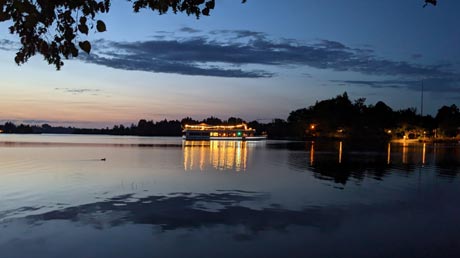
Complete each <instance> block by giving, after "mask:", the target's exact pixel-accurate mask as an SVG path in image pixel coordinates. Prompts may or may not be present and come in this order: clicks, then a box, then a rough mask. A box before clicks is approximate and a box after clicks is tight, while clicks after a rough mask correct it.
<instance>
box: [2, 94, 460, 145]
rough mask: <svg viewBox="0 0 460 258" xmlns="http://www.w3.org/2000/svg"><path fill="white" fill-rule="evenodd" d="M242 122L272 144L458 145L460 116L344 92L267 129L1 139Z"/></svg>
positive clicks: (27, 129) (141, 125) (45, 128)
mask: <svg viewBox="0 0 460 258" xmlns="http://www.w3.org/2000/svg"><path fill="white" fill-rule="evenodd" d="M242 122H246V123H247V124H248V125H249V126H250V127H252V128H254V129H256V131H257V132H258V133H259V134H267V135H268V137H269V138H271V139H298V140H308V139H317V138H321V139H352V140H355V141H360V140H363V141H368V140H374V141H377V142H383V141H388V140H390V139H406V140H409V139H414V140H415V139H419V140H437V141H443V140H458V139H459V132H460V130H459V128H460V111H459V108H458V107H457V106H456V105H451V106H443V107H441V108H440V109H439V110H438V112H437V114H436V116H435V117H432V116H431V115H424V116H421V115H420V114H418V113H417V109H416V108H407V109H401V110H393V109H392V108H391V107H389V106H388V105H386V104H385V103H384V102H382V101H379V102H377V103H376V104H375V105H372V104H369V105H366V104H365V99H364V98H360V99H356V100H354V101H351V100H350V99H349V97H348V94H347V93H346V92H345V93H343V94H342V95H338V96H336V97H334V98H331V99H327V100H322V101H317V102H316V103H315V104H314V105H312V106H310V107H306V108H301V109H297V110H294V111H292V112H291V113H290V114H289V116H288V117H287V119H273V120H272V121H271V122H269V123H260V122H258V121H249V122H247V121H244V120H243V119H241V118H237V117H230V118H228V119H227V120H222V119H220V118H217V117H213V116H211V117H209V118H206V119H204V120H194V119H193V118H190V117H186V118H183V119H182V120H180V121H179V120H167V119H164V120H161V121H156V122H155V121H153V120H150V121H148V120H145V119H141V120H139V122H138V123H137V125H135V124H131V125H130V126H125V125H116V126H114V127H112V128H104V129H82V128H75V127H53V126H50V125H49V124H43V125H41V126H39V125H24V124H20V125H15V124H14V123H12V122H7V123H5V124H4V125H0V131H1V132H3V133H18V134H30V133H36V134H38V133H67V134H109V135H139V136H180V135H181V134H182V126H183V125H185V124H199V123H206V124H210V125H218V124H227V125H234V124H240V123H242Z"/></svg>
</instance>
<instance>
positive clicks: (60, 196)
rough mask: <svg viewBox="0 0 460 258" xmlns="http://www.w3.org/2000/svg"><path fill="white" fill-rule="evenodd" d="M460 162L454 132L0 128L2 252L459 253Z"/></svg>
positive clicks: (5, 255) (5, 256) (133, 256)
mask: <svg viewBox="0 0 460 258" xmlns="http://www.w3.org/2000/svg"><path fill="white" fill-rule="evenodd" d="M104 159H105V160H104ZM459 173H460V145H459V144H421V143H413V144H403V143H401V144H396V143H393V144H388V145H382V146H373V147H368V146H358V147H356V146H353V147H352V146H350V144H347V143H342V142H329V143H321V142H289V141H266V142H265V141H264V142H218V141H211V142H200V141H197V142H188V141H187V142H183V141H182V140H181V139H180V138H155V137H123V136H80V135H5V134H0V232H1V233H0V257H1V258H16V257H21V258H23V257H47V258H48V257H66V258H71V257H79V258H83V257H85V258H90V257H94V258H96V257H98V258H99V257H115V258H117V257H130V258H137V257H139V258H141V257H459V254H460V205H459V204H460V200H459V199H460V181H459V178H458V176H459Z"/></svg>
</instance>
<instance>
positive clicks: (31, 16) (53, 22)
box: [0, 0, 245, 70]
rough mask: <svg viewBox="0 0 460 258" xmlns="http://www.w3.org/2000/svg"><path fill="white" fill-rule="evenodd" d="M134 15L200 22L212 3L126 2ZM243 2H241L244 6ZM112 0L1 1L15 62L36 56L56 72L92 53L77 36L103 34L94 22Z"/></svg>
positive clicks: (0, 13) (0, 15)
mask: <svg viewBox="0 0 460 258" xmlns="http://www.w3.org/2000/svg"><path fill="white" fill-rule="evenodd" d="M127 1H129V2H131V3H132V6H133V10H134V12H139V11H140V10H142V9H150V10H152V11H157V12H158V13H159V14H165V13H167V12H173V13H179V12H181V13H186V14H187V15H192V16H195V17H196V18H199V17H200V16H201V15H205V16H207V15H209V14H210V11H211V10H212V9H214V6H215V0H127ZM244 2H245V0H243V3H244ZM110 5H111V0H0V22H5V21H9V22H11V23H12V25H11V26H10V27H9V31H10V33H11V34H15V35H17V36H18V37H19V39H20V43H21V48H20V49H19V51H18V52H17V53H16V57H15V61H16V63H17V64H23V63H25V62H27V60H29V58H30V57H32V56H34V55H36V54H37V53H39V54H41V55H43V57H44V59H45V60H46V61H48V63H49V64H52V65H55V66H56V68H57V69H58V70H59V69H60V68H61V66H62V65H63V64H64V63H63V59H68V58H70V57H77V56H78V54H79V51H80V50H83V51H84V52H86V53H88V54H89V53H90V51H91V43H90V42H89V41H87V40H82V39H81V38H80V36H79V35H80V34H85V35H88V34H89V32H90V31H97V32H104V31H105V30H106V25H105V23H104V21H102V20H99V19H97V17H98V15H99V14H101V13H107V12H109V10H110Z"/></svg>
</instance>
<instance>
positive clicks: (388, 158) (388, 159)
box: [387, 142, 391, 165]
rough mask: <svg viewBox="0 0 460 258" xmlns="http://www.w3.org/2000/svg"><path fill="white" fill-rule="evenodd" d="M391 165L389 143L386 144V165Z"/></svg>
mask: <svg viewBox="0 0 460 258" xmlns="http://www.w3.org/2000/svg"><path fill="white" fill-rule="evenodd" d="M390 163H391V143H390V142H389V143H388V149H387V164H388V165H390Z"/></svg>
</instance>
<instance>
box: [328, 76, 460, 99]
mask: <svg viewBox="0 0 460 258" xmlns="http://www.w3.org/2000/svg"><path fill="white" fill-rule="evenodd" d="M331 82H335V83H339V84H345V85H347V84H348V85H355V86H367V87H372V88H395V89H408V90H413V91H421V89H422V83H423V89H424V91H425V92H436V93H448V94H456V95H457V94H459V92H460V83H459V82H460V77H453V78H428V79H424V80H423V81H422V80H380V81H379V80H331Z"/></svg>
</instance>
